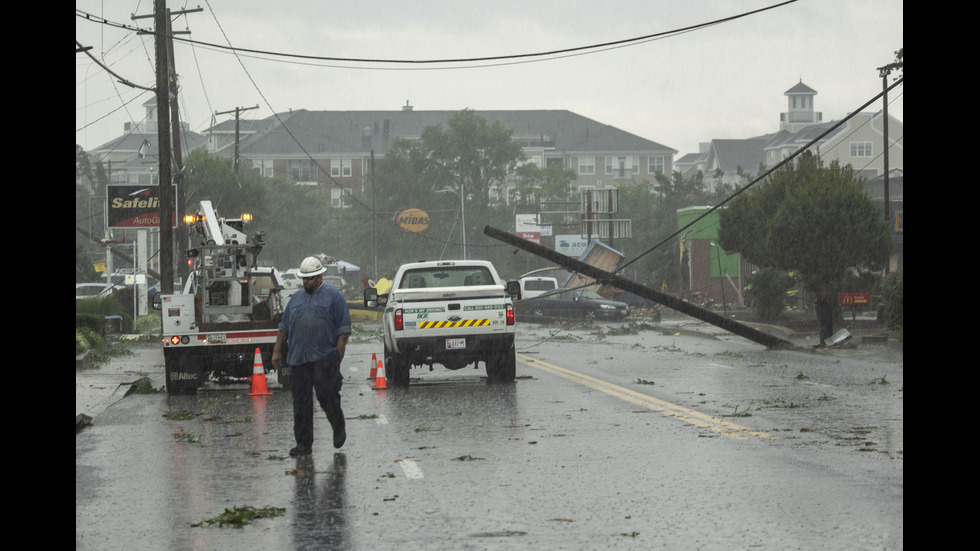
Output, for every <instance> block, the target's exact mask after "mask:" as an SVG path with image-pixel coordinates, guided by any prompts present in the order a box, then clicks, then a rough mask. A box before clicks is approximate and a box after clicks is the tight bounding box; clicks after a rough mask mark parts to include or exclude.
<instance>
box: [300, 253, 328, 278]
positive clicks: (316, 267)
mask: <svg viewBox="0 0 980 551" xmlns="http://www.w3.org/2000/svg"><path fill="white" fill-rule="evenodd" d="M325 271H327V269H326V268H324V267H323V263H321V262H320V261H319V260H317V259H316V258H315V257H312V256H308V257H306V258H305V259H304V260H303V263H302V264H300V265H299V274H297V275H299V277H313V276H315V275H320V274H322V273H323V272H325Z"/></svg>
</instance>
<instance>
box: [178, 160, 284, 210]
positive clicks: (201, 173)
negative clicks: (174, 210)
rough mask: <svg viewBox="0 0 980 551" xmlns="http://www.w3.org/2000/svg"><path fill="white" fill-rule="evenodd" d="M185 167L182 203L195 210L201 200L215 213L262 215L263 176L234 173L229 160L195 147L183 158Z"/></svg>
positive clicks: (244, 172) (263, 207)
mask: <svg viewBox="0 0 980 551" xmlns="http://www.w3.org/2000/svg"><path fill="white" fill-rule="evenodd" d="M184 165H185V167H186V170H187V178H186V180H187V189H186V190H185V192H184V206H185V208H187V210H188V211H189V212H196V211H197V206H198V205H199V204H200V202H201V201H211V204H212V205H214V208H215V210H216V211H217V212H218V214H220V215H222V216H226V217H229V218H231V217H237V216H239V215H240V214H242V213H244V212H247V213H251V214H253V215H255V216H256V217H257V218H258V217H261V216H264V215H265V213H266V212H267V211H266V210H265V206H264V205H265V202H264V200H265V194H266V189H267V188H266V185H265V183H264V181H265V178H263V177H262V176H261V175H259V174H258V173H257V172H255V171H252V170H242V171H239V172H235V169H234V167H233V166H232V160H231V159H222V158H218V157H212V156H211V155H208V153H207V152H206V151H204V150H203V149H195V150H193V151H191V153H190V155H188V156H187V159H186V160H185V161H184Z"/></svg>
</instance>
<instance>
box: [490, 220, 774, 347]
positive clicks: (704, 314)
mask: <svg viewBox="0 0 980 551" xmlns="http://www.w3.org/2000/svg"><path fill="white" fill-rule="evenodd" d="M483 233H484V234H486V235H488V236H490V237H492V238H494V239H496V240H498V241H503V242H504V243H507V244H508V245H513V246H515V247H517V248H519V249H523V250H525V251H527V252H529V253H531V254H533V255H535V256H540V257H541V258H544V259H545V260H548V261H551V262H554V263H555V264H558V265H559V266H561V267H563V268H567V269H569V270H571V271H574V272H579V273H582V274H585V275H587V276H589V277H591V278H593V279H595V280H596V281H598V282H601V283H609V284H612V285H615V286H616V287H619V288H620V289H623V290H624V291H629V292H630V293H633V294H634V295H638V296H641V297H643V298H646V299H650V300H652V301H654V302H658V303H660V304H662V305H664V306H666V307H667V308H670V309H672V310H677V311H678V312H680V313H682V314H687V315H688V316H691V317H692V318H696V319H699V320H701V321H703V322H705V323H710V324H711V325H714V326H716V327H720V328H722V329H724V330H725V331H730V332H732V333H734V334H736V335H738V336H740V337H745V338H746V339H749V340H750V341H752V342H756V343H759V344H761V345H763V346H766V347H769V348H786V347H792V346H793V344H792V343H790V342H788V341H784V340H782V339H780V338H778V337H774V336H772V335H770V334H768V333H763V332H762V331H759V330H758V329H754V328H752V327H749V326H747V325H744V324H741V323H739V322H737V321H734V320H731V319H728V318H726V317H724V316H721V315H718V314H716V313H714V312H712V311H711V310H706V309H704V308H701V307H699V306H695V305H693V304H691V303H690V302H686V301H683V300H680V299H679V298H676V297H672V296H670V295H668V294H665V293H661V292H660V291H656V290H654V289H651V288H649V287H646V286H644V285H640V284H639V283H635V282H633V281H630V280H628V279H626V278H622V277H617V276H616V275H615V274H612V273H610V272H607V271H605V270H600V269H599V268H596V267H594V266H590V265H588V264H586V263H584V262H580V261H578V260H577V259H574V258H571V257H569V256H566V255H564V254H561V253H559V252H557V251H552V250H550V249H547V248H545V247H542V246H541V245H538V244H537V243H532V242H530V241H528V240H526V239H523V238H521V237H518V236H516V235H511V234H509V233H507V232H504V231H501V230H498V229H496V228H493V227H490V226H486V227H484V228H483Z"/></svg>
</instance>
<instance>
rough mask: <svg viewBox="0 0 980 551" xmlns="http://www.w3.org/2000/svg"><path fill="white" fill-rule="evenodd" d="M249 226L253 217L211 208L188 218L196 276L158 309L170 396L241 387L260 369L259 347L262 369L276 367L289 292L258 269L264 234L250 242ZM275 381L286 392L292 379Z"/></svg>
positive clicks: (206, 204)
mask: <svg viewBox="0 0 980 551" xmlns="http://www.w3.org/2000/svg"><path fill="white" fill-rule="evenodd" d="M250 221H251V216H250V215H242V216H241V218H221V217H219V216H218V214H217V212H216V211H215V209H214V207H213V206H212V205H211V202H210V201H201V204H200V208H199V210H198V211H197V213H196V214H193V215H188V216H187V217H185V218H184V222H185V223H187V224H189V225H190V226H191V227H192V229H191V232H190V233H191V240H192V241H193V242H196V243H197V246H196V247H195V248H192V249H190V250H188V251H187V256H188V258H189V259H191V260H192V262H193V267H192V271H191V273H190V275H189V277H188V279H187V282H186V283H185V285H184V289H183V292H182V293H179V294H172V295H161V294H159V293H158V294H157V295H156V296H155V297H154V302H153V307H154V308H157V309H159V310H160V311H161V314H162V316H161V317H162V320H163V336H162V341H163V358H164V362H165V367H166V376H167V392H168V393H169V394H192V393H195V392H197V390H198V388H200V387H201V386H203V385H206V384H208V385H211V384H214V385H221V384H228V383H242V382H244V378H247V377H249V376H250V375H252V373H253V371H254V368H255V367H256V356H255V349H256V348H258V349H259V350H260V352H261V361H262V368H263V370H264V371H268V370H269V369H271V368H272V350H273V347H274V346H275V342H276V336H277V334H278V327H279V321H280V320H281V319H282V312H283V308H284V306H285V302H286V299H285V298H284V297H283V294H282V290H283V288H284V285H283V281H282V278H281V277H280V275H279V272H278V271H277V270H275V269H274V268H259V267H258V266H257V265H256V257H257V256H258V254H259V252H260V251H261V250H262V246H263V242H262V238H263V234H262V233H261V232H257V233H256V234H255V235H254V236H252V237H248V236H247V235H246V233H245V226H246V225H247V224H248V222H250ZM278 375H279V376H278V382H279V383H280V384H282V385H284V386H287V385H288V380H287V379H288V375H287V374H286V373H282V372H280V373H279V374H278Z"/></svg>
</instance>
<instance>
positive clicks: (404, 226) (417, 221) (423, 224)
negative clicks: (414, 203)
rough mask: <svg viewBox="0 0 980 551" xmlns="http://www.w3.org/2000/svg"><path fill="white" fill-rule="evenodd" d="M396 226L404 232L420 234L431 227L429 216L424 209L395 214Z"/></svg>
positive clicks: (402, 211) (407, 210)
mask: <svg viewBox="0 0 980 551" xmlns="http://www.w3.org/2000/svg"><path fill="white" fill-rule="evenodd" d="M395 225H396V226H398V227H399V229H401V230H402V231H406V232H409V233H418V232H420V231H424V230H425V229H426V228H428V227H429V214H428V213H427V212H425V211H424V210H422V209H405V210H401V211H398V212H396V213H395Z"/></svg>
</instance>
